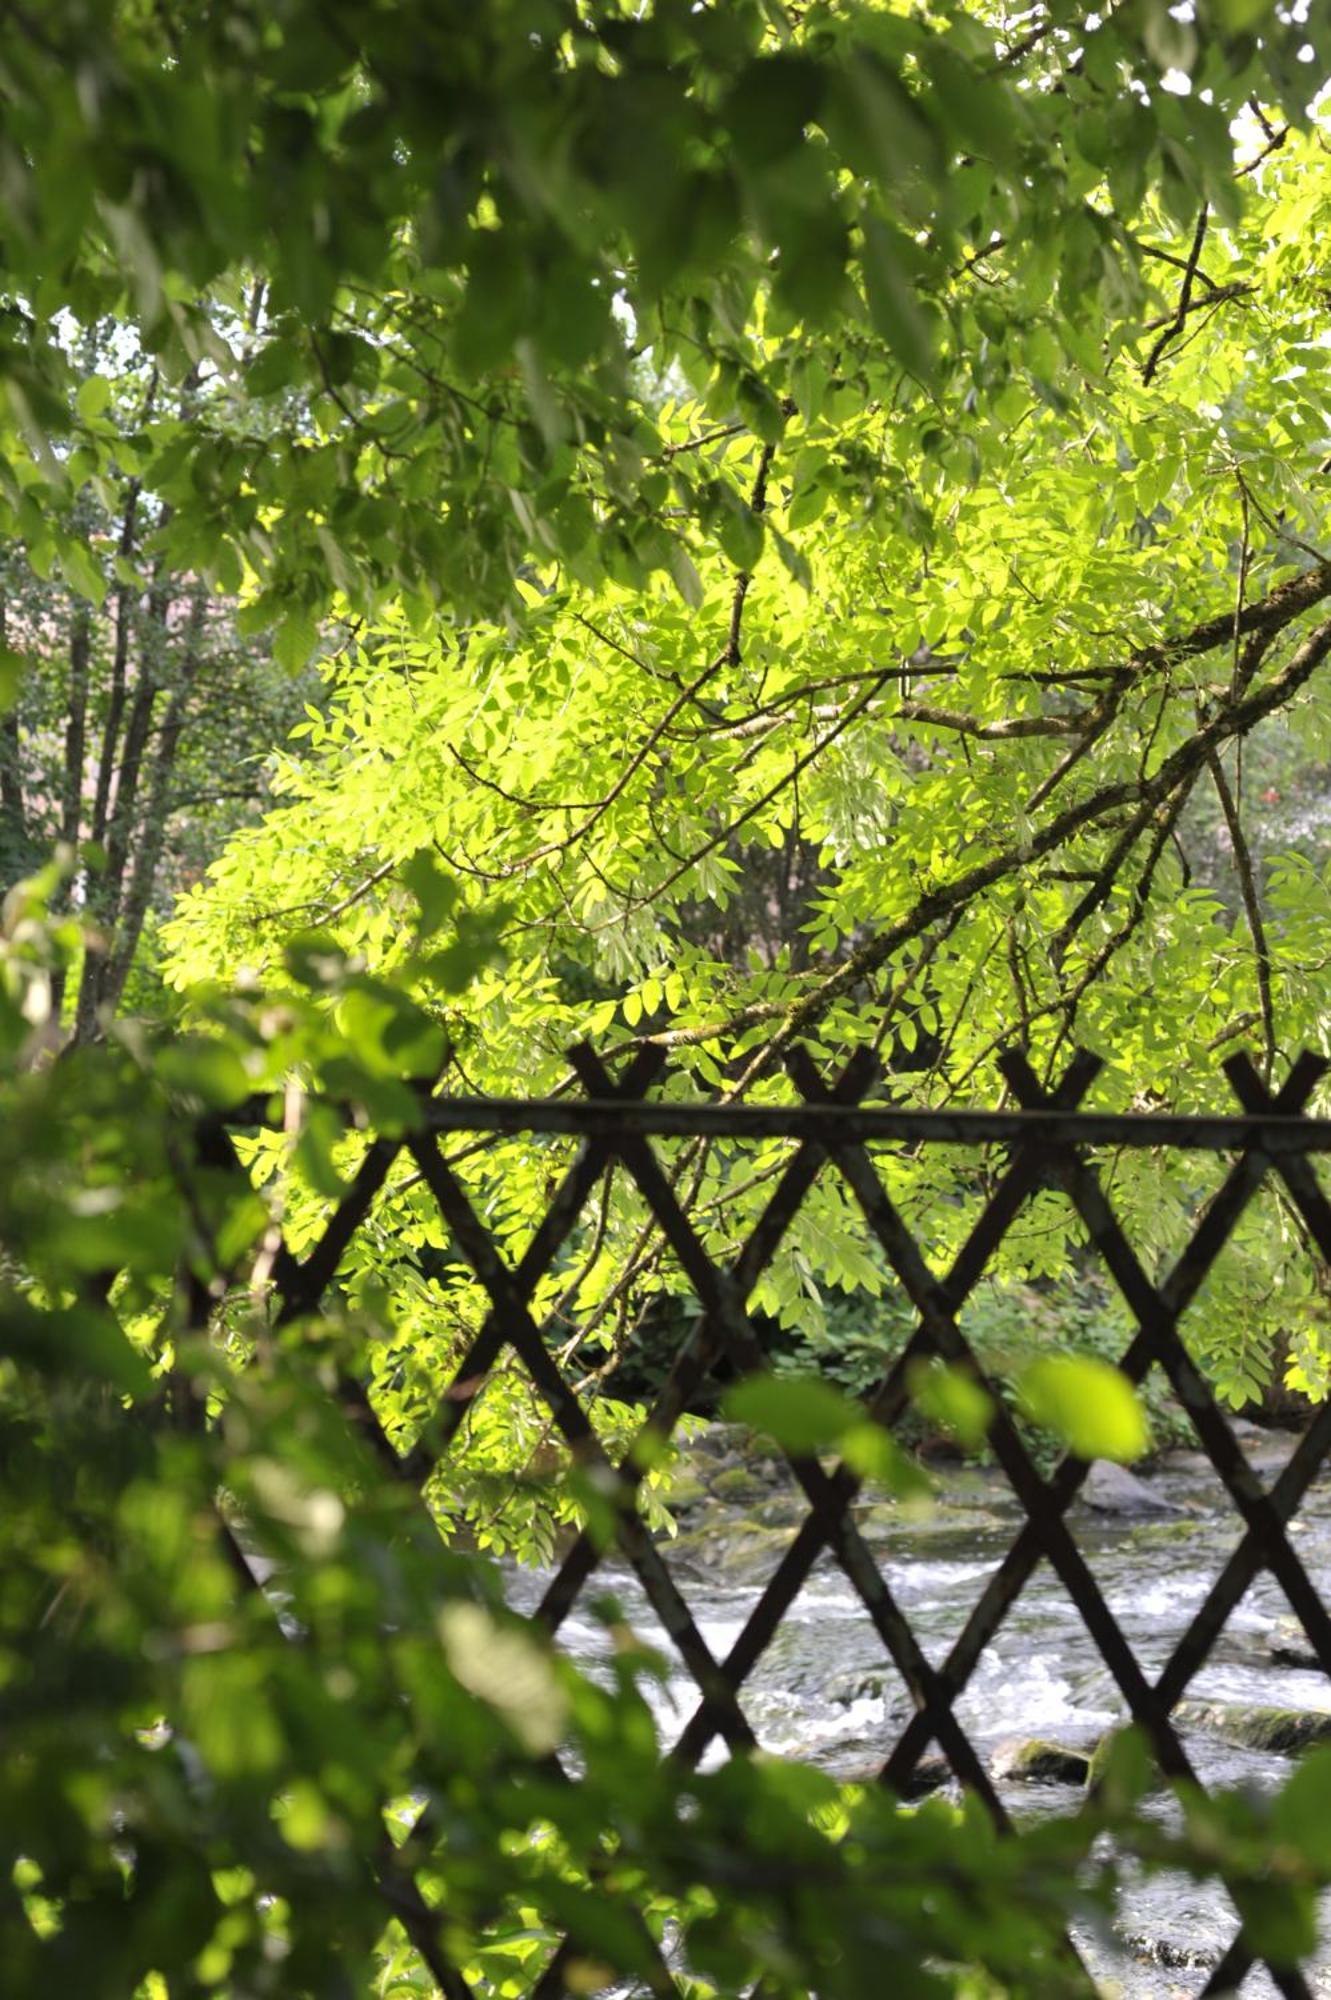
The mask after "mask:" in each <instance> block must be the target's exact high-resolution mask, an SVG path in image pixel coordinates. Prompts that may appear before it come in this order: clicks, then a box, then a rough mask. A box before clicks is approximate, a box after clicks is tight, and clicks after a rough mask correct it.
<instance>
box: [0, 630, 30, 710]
mask: <svg viewBox="0 0 1331 2000" xmlns="http://www.w3.org/2000/svg"><path fill="white" fill-rule="evenodd" d="M27 665H28V663H27V661H26V659H25V658H24V656H23V654H22V653H16V652H15V651H14V649H13V647H12V646H0V715H7V714H8V713H9V711H10V709H11V708H13V706H14V704H15V702H16V701H17V700H18V698H19V691H20V689H21V688H22V686H23V676H24V673H25V672H26V670H27Z"/></svg>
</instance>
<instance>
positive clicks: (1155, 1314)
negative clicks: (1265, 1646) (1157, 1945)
mask: <svg viewBox="0 0 1331 2000" xmlns="http://www.w3.org/2000/svg"><path fill="white" fill-rule="evenodd" d="M1004 1073H1005V1075H1006V1076H1007V1078H1008V1081H1009V1082H1010V1083H1011V1084H1012V1086H1013V1088H1014V1090H1015V1091H1016V1092H1017V1094H1018V1096H1019V1097H1020V1099H1021V1101H1022V1103H1023V1104H1030V1105H1034V1104H1037V1103H1039V1102H1040V1101H1041V1100H1042V1097H1043V1093H1042V1090H1041V1086H1040V1083H1039V1080H1038V1079H1037V1078H1036V1076H1035V1074H1034V1072H1033V1070H1032V1069H1031V1068H1030V1065H1029V1064H1028V1063H1027V1062H1026V1059H1025V1057H1024V1056H1022V1055H1021V1054H1019V1053H1013V1054H1011V1055H1009V1056H1008V1057H1007V1058H1006V1060H1005V1062H1004ZM1053 1151H1054V1160H1053V1165H1054V1171H1055V1173H1056V1175H1057V1178H1058V1180H1059V1182H1060V1184H1061V1185H1062V1186H1063V1187H1064V1188H1065V1190H1066V1191H1067V1194H1068V1196H1069V1198H1070V1200H1071V1201H1072V1203H1073V1206H1074V1207H1075V1209H1076V1211H1077V1213H1078V1214H1079V1215H1080V1216H1081V1218H1082V1220H1083V1222H1084V1223H1085V1225H1086V1228H1087V1230H1088V1232H1089V1234H1090V1236H1091V1239H1092V1241H1093V1242H1094V1244H1095V1246H1096V1249H1097V1250H1098V1251H1099V1253H1100V1255H1101V1257H1102V1258H1103V1260H1104V1262H1105V1266H1106V1268H1107V1269H1108V1271H1109V1272H1110V1275H1111V1276H1112V1277H1113V1279H1114V1281H1115V1283H1116V1284H1117V1285H1118V1287H1119V1290H1120V1291H1121V1292H1122V1294H1123V1297H1124V1300H1125V1302H1126V1303H1127V1305H1128V1308H1129V1310H1130V1311H1131V1312H1132V1314H1133V1317H1134V1318H1135V1319H1136V1321H1137V1324H1138V1326H1139V1328H1140V1329H1141V1334H1142V1337H1143V1339H1144V1340H1145V1342H1146V1351H1147V1354H1148V1356H1149V1358H1150V1360H1151V1361H1154V1362H1156V1363H1157V1364H1158V1365H1159V1366H1160V1367H1161V1368H1162V1369H1163V1370H1164V1372H1165V1374H1166V1376H1167V1378H1168V1380H1169V1382H1170V1385H1171V1387H1172V1388H1173V1390H1174V1393H1175V1395H1176V1396H1177V1397H1178V1399H1179V1401H1180V1402H1181V1403H1182V1405H1183V1407H1184V1409H1185V1410H1186V1411H1187V1413H1188V1416H1189V1417H1190V1418H1191V1420H1192V1423H1193V1427H1194V1429H1195V1430H1196V1432H1197V1435H1198V1438H1199V1439H1200V1441H1201V1444H1202V1447H1203V1449H1204V1451H1205V1452H1206V1454H1207V1457H1208V1458H1209V1459H1210V1461H1211V1464H1212V1465H1213V1467H1214V1468H1215V1471H1216V1473H1217V1474H1218V1476H1219V1478H1220V1480H1221V1482H1222V1484H1223V1485H1224V1487H1225V1490H1226V1491H1227V1493H1228V1494H1229V1496H1230V1498H1231V1500H1233V1502H1234V1504H1235V1506H1236V1507H1237V1509H1238V1510H1239V1512H1240V1514H1241V1515H1242V1517H1243V1519H1244V1521H1245V1523H1246V1524H1247V1527H1248V1532H1249V1534H1250V1535H1252V1536H1253V1538H1254V1539H1255V1540H1256V1541H1257V1543H1258V1544H1259V1546H1260V1550H1261V1559H1262V1561H1263V1562H1264V1563H1265V1565H1266V1566H1267V1567H1268V1568H1269V1569H1271V1571H1272V1572H1273V1574H1274V1575H1275V1576H1276V1577H1277V1578H1278V1580H1279V1581H1280V1583H1281V1585H1282V1587H1283V1589H1284V1591H1285V1594H1286V1596H1287V1597H1288V1598H1289V1600H1290V1603H1291V1605H1292V1606H1293V1607H1294V1610H1295V1612H1296V1614H1297V1615H1298V1616H1299V1618H1300V1620H1301V1622H1303V1624H1304V1626H1305V1630H1308V1632H1309V1638H1310V1639H1312V1640H1313V1643H1314V1645H1316V1644H1317V1641H1316V1640H1315V1639H1313V1630H1320V1629H1321V1628H1322V1626H1325V1627H1326V1631H1327V1634H1328V1636H1331V1620H1328V1617H1327V1613H1326V1610H1325V1607H1324V1606H1323V1605H1322V1603H1321V1600H1320V1598H1319V1597H1318V1595H1317V1593H1316V1591H1315V1590H1314V1589H1313V1586H1312V1584H1311V1582H1310V1580H1309V1578H1308V1576H1307V1572H1306V1571H1305V1570H1304V1567H1303V1564H1302V1563H1301V1562H1300V1560H1299V1558H1298V1557H1297V1556H1296V1555H1295V1553H1294V1551H1293V1549H1292V1548H1291V1547H1290V1545H1289V1542H1288V1539H1287V1538H1286V1536H1285V1533H1284V1529H1283V1525H1282V1524H1281V1522H1280V1521H1279V1519H1278V1517H1277V1516H1276V1515H1275V1514H1274V1512H1273V1510H1272V1508H1271V1506H1270V1503H1269V1500H1268V1498H1267V1496H1266V1494H1265V1492H1264V1491H1263V1489H1262V1487H1261V1485H1260V1482H1259V1481H1258V1479H1257V1477H1256V1475H1255V1473H1254V1472H1253V1471H1252V1468H1251V1467H1250V1466H1249V1464H1248V1461H1247V1459H1246V1458H1245V1457H1244V1455H1243V1452H1242V1450H1241V1449H1240V1447H1239V1444H1238V1442H1237V1440H1236V1439H1235V1437H1234V1434H1233V1432H1232V1431H1231V1430H1230V1428H1229V1425H1228V1424H1227V1423H1226V1422H1225V1420H1224V1418H1223V1417H1222V1416H1221V1414H1220V1411H1219V1409H1218V1407H1217V1405H1216V1403H1215V1400H1214V1398H1213V1397H1212V1396H1211V1393H1210V1391H1209V1390H1208V1389H1207V1387H1206V1384H1205V1383H1204V1382H1203V1380H1202V1378H1201V1376H1200V1374H1199V1373H1198V1371H1197V1369H1196V1367H1195V1365H1194V1363H1193V1361H1192V1359H1191V1356H1190V1355H1189V1354H1188V1353H1187V1350H1186V1349H1185V1348H1184V1346H1183V1342H1182V1339H1181V1337H1180V1335H1179V1332H1178V1320H1179V1316H1180V1314H1181V1312H1182V1310H1183V1300H1184V1295H1185V1294H1186V1296H1187V1297H1191V1296H1195V1293H1196V1290H1197V1289H1198V1287H1199V1285H1200V1282H1201V1279H1200V1276H1195V1275H1194V1270H1193V1267H1192V1265H1191V1264H1190V1263H1189V1262H1188V1260H1187V1258H1186V1256H1185V1259H1183V1260H1180V1268H1181V1270H1182V1271H1183V1272H1184V1273H1185V1274H1186V1275H1185V1279H1184V1282H1182V1283H1180V1285H1179V1287H1178V1291H1179V1296H1178V1297H1176V1298H1175V1297H1171V1298H1170V1299H1168V1300H1166V1299H1165V1297H1164V1296H1163V1295H1162V1293H1161V1292H1160V1291H1159V1290H1158V1289H1157V1288H1156V1286H1154V1285H1153V1284H1152V1283H1151V1281H1150V1279H1149V1278H1148V1277H1147V1275H1146V1273H1145V1271H1144V1270H1143V1268H1142V1266H1141V1263H1140V1261H1139V1259H1138V1257H1137V1255H1136V1252H1135V1251H1134V1250H1133V1249H1132V1246H1131V1245H1130V1244H1129V1242H1128V1240H1127V1238H1126V1236H1125V1235H1124V1233H1123V1230H1122V1227H1121V1225H1120V1224H1119V1222H1118V1219H1117V1217H1116V1216H1115V1215H1114V1213H1113V1210H1112V1208H1111V1207H1110V1205H1109V1202H1108V1200H1107V1199H1106V1197H1105V1194H1104V1191H1103V1188H1102V1187H1101V1185H1100V1178H1099V1174H1098V1173H1097V1171H1096V1170H1095V1168H1094V1167H1092V1166H1089V1165H1088V1164H1087V1163H1086V1162H1085V1161H1084V1160H1083V1159H1082V1158H1081V1157H1080V1156H1079V1155H1078V1154H1076V1153H1074V1152H1072V1151H1071V1150H1070V1149H1066V1148H1063V1147H1058V1148H1055V1149H1053ZM1255 1164H1258V1165H1259V1178H1260V1173H1261V1172H1262V1171H1264V1162H1263V1163H1255ZM1255 1185H1256V1183H1254V1187H1255ZM1199 1233H1200V1232H1199ZM1194 1241H1195V1239H1194ZM1148 1365H1149V1363H1148ZM1143 1372H1145V1371H1143ZM1078 1608H1079V1609H1081V1610H1082V1612H1083V1616H1085V1607H1084V1606H1081V1605H1079V1607H1078ZM1309 1620H1311V1621H1312V1629H1309V1622H1308V1621H1309ZM1087 1622H1088V1625H1089V1620H1088V1621H1087ZM1134 1664H1135V1660H1134ZM1111 1670H1112V1669H1111ZM1116 1678H1117V1677H1116ZM1120 1687H1121V1688H1122V1692H1123V1693H1124V1695H1125V1696H1126V1697H1127V1700H1128V1705H1129V1708H1130V1709H1131V1710H1132V1714H1133V1719H1134V1720H1135V1721H1138V1722H1144V1723H1145V1724H1146V1726H1147V1728H1148V1731H1149V1733H1150V1734H1151V1735H1152V1740H1153V1742H1154V1741H1155V1737H1156V1731H1155V1728H1154V1727H1153V1726H1152V1725H1153V1723H1154V1720H1155V1717H1156V1716H1157V1715H1158V1714H1159V1713H1160V1711H1161V1709H1162V1707H1163V1709H1164V1713H1165V1716H1166V1718H1167V1717H1168V1712H1169V1707H1172V1703H1169V1704H1165V1703H1162V1701H1161V1695H1160V1690H1159V1684H1158V1683H1157V1685H1156V1687H1155V1688H1153V1689H1151V1690H1150V1699H1149V1702H1148V1704H1147V1705H1145V1706H1144V1707H1142V1708H1139V1706H1138V1704H1137V1702H1135V1701H1134V1700H1133V1698H1132V1694H1131V1692H1130V1690H1129V1688H1128V1687H1127V1686H1124V1685H1123V1683H1121V1682H1120ZM1166 1732H1167V1737H1168V1739H1172V1741H1173V1742H1174V1743H1175V1744H1178V1737H1177V1734H1176V1732H1175V1731H1174V1729H1173V1726H1172V1723H1169V1722H1168V1720H1167V1719H1166ZM1180 1748H1181V1746H1180ZM1157 1758H1158V1759H1159V1761H1160V1764H1161V1768H1162V1770H1163V1771H1165V1773H1166V1775H1173V1776H1186V1777H1190V1778H1192V1781H1193V1782H1194V1783H1196V1779H1195V1776H1193V1774H1192V1773H1191V1771H1189V1770H1187V1769H1186V1768H1184V1769H1183V1770H1178V1771H1175V1772H1172V1773H1171V1772H1170V1770H1169V1766H1168V1765H1167V1764H1166V1763H1165V1762H1164V1760H1163V1758H1160V1757H1159V1751H1158V1750H1157ZM1245 1961H1247V1963H1245ZM1226 1962H1227V1966H1228V1970H1227V1972H1226V1978H1229V1977H1231V1976H1232V1974H1233V1972H1234V1970H1235V1969H1236V1968H1238V1967H1240V1966H1241V1967H1242V1974H1241V1975H1240V1976H1246V1972H1247V1969H1248V1964H1250V1963H1251V1962H1252V1954H1251V1953H1250V1952H1249V1949H1248V1947H1247V1945H1246V1943H1245V1942H1244V1940H1243V1930H1242V1927H1240V1931H1239V1934H1238V1936H1237V1937H1236V1938H1235V1940H1234V1942H1233V1944H1232V1945H1231V1947H1230V1951H1229V1952H1228V1953H1227V1954H1226ZM1265 1963H1266V1967H1267V1970H1268V1972H1269V1973H1270V1975H1271V1977H1272V1979H1273V1980H1274V1981H1275V1983H1276V1985H1277V1986H1278V1987H1279V1989H1280V1991H1281V1992H1282V1993H1285V1994H1292V1995H1297V1996H1299V2000H1304V1996H1307V1995H1308V1987H1307V1984H1306V1982H1305V1981H1304V1979H1303V1976H1302V1974H1301V1973H1300V1972H1299V1971H1298V1969H1297V1968H1294V1967H1288V1966H1281V1965H1278V1964H1276V1963H1274V1962H1273V1961H1271V1960H1269V1959H1268V1960H1266V1961H1265ZM1221 1990H1223V1989H1221Z"/></svg>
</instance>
